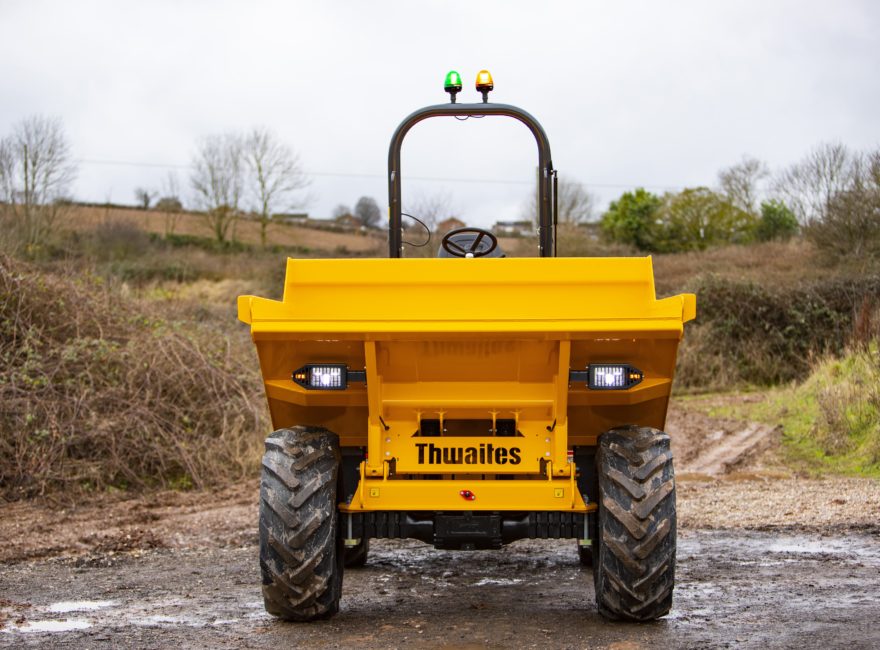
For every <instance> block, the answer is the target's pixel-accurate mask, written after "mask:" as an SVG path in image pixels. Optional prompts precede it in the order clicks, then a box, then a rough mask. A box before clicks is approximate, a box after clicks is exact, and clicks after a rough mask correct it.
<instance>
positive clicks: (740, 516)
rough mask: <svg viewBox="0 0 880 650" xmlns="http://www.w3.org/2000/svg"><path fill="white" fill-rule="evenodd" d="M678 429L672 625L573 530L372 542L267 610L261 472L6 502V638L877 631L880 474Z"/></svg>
mask: <svg viewBox="0 0 880 650" xmlns="http://www.w3.org/2000/svg"><path fill="white" fill-rule="evenodd" d="M676 427H677V429H676ZM670 429H671V430H675V433H674V436H675V437H674V440H676V454H677V457H678V462H679V467H680V468H681V469H680V480H679V485H678V490H677V491H678V503H679V508H678V509H679V523H680V527H681V529H680V531H679V554H678V565H677V571H678V580H677V587H676V592H675V603H674V609H673V612H672V614H671V615H670V616H669V617H667V618H666V619H664V620H663V621H660V622H657V623H653V624H650V625H641V626H634V625H621V624H611V623H608V622H605V621H603V620H602V619H601V618H599V617H598V615H597V614H596V613H595V605H594V598H593V587H592V577H591V573H590V570H589V569H582V568H581V567H580V566H579V564H578V562H577V555H576V552H575V548H574V543H573V542H570V541H569V542H537V541H533V542H527V541H523V542H517V543H516V544H513V545H511V546H509V547H507V548H505V549H503V550H502V551H498V552H471V553H467V552H459V553H452V552H442V551H435V550H434V549H433V548H431V547H429V546H426V545H423V544H420V543H418V542H409V541H405V542H391V541H379V542H375V544H374V548H373V549H372V550H371V555H370V560H369V562H368V564H367V567H366V568H364V569H360V570H352V571H348V572H347V573H346V578H345V589H344V595H343V601H342V612H341V613H340V615H339V616H337V617H336V618H334V619H332V620H331V621H328V622H322V623H317V624H312V625H286V624H283V623H279V622H277V621H274V620H273V619H271V618H270V617H268V616H267V615H266V614H265V613H264V612H263V608H262V601H261V595H260V588H259V571H258V568H257V561H256V554H257V550H256V513H257V493H256V482H252V483H248V484H242V485H239V486H234V487H232V488H230V489H228V490H225V491H222V492H218V493H161V494H153V495H149V496H146V497H141V498H134V499H122V498H118V497H117V498H115V499H107V498H105V499H101V500H99V501H94V502H92V503H90V504H80V505H78V506H77V507H61V506H57V505H56V506H52V505H51V504H36V503H19V504H11V505H10V504H7V505H3V506H0V511H2V517H0V562H2V564H0V646H11V647H12V646H14V647H19V646H44V647H56V646H58V645H62V644H67V645H69V646H71V647H95V646H108V647H109V646H113V647H115V646H129V647H168V646H172V645H179V646H181V647H281V646H292V647H296V646H304V647H344V646H347V647H408V646H413V645H415V646H418V647H434V648H439V647H443V648H469V647H486V646H489V647H595V646H598V647H611V648H616V649H617V650H624V649H632V648H641V647H646V648H647V647H743V646H745V647H817V646H827V647H840V646H847V647H849V648H863V647H864V648H869V647H878V646H880V631H878V628H877V626H876V624H875V621H877V620H880V587H878V584H880V524H878V522H880V482H878V481H870V480H861V479H826V480H818V479H809V480H807V479H801V478H796V477H792V476H790V475H789V476H786V475H785V474H784V473H781V472H780V471H779V469H778V468H770V469H769V470H768V469H766V468H765V467H764V462H763V460H762V453H763V452H762V450H764V449H766V447H767V446H772V445H773V444H775V442H774V441H775V437H774V435H775V434H774V432H773V430H772V429H769V430H767V431H765V432H764V435H763V436H756V435H755V434H754V430H752V431H751V432H750V433H744V432H743V431H744V429H743V425H742V424H738V423H735V422H728V421H718V420H711V419H709V418H703V417H700V416H697V415H687V414H684V413H682V411H681V410H680V409H678V410H674V411H673V413H672V414H671V416H670ZM737 441H740V442H742V441H747V442H748V445H743V444H739V445H737V444H730V443H733V442H737ZM718 446H727V447H729V448H731V452H730V455H728V456H726V457H723V458H722V457H719V456H718V454H717V453H716V451H715V450H717V448H718ZM745 447H748V449H746V448H745ZM707 454H710V455H711V458H710V460H711V463H708V464H707V463H705V459H706V458H707ZM765 456H766V454H765ZM771 456H772V454H771ZM700 463H704V466H706V467H709V468H710V469H711V470H712V472H711V473H712V474H715V475H714V476H712V475H709V473H697V472H695V471H694V469H693V468H694V467H700ZM731 470H733V472H732V471H731Z"/></svg>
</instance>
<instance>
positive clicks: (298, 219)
mask: <svg viewBox="0 0 880 650" xmlns="http://www.w3.org/2000/svg"><path fill="white" fill-rule="evenodd" d="M308 219H309V213H308V212H276V213H275V214H273V215H272V220H273V221H280V222H281V223H295V224H303V223H305V222H306V221H308Z"/></svg>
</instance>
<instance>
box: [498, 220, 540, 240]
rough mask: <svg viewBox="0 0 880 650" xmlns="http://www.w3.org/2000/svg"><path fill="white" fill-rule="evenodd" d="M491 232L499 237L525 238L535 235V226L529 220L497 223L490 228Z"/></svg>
mask: <svg viewBox="0 0 880 650" xmlns="http://www.w3.org/2000/svg"><path fill="white" fill-rule="evenodd" d="M492 232H493V233H495V234H496V235H498V236H499V237H526V236H528V235H533V234H534V233H535V224H533V223H532V222H531V221H529V220H527V219H526V220H523V221H499V222H497V223H496V224H495V225H494V226H492Z"/></svg>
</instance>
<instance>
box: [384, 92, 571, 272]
mask: <svg viewBox="0 0 880 650" xmlns="http://www.w3.org/2000/svg"><path fill="white" fill-rule="evenodd" d="M444 115H454V116H462V115H464V116H476V115H502V116H505V117H512V118H515V119H517V120H519V121H520V122H522V123H523V124H525V125H526V126H527V127H529V130H530V131H531V132H532V135H534V136H535V141H536V142H537V144H538V175H539V176H538V196H539V205H538V247H539V251H540V256H541V257H553V256H554V254H555V250H554V243H555V239H556V233H555V227H554V226H555V223H554V218H553V213H554V210H553V202H552V195H553V188H552V181H551V179H552V177H553V174H554V170H553V160H552V157H551V156H550V142H549V141H548V140H547V134H546V133H544V129H543V127H541V124H540V123H539V122H538V120H536V119H535V118H534V117H532V116H531V115H530V114H529V113H527V112H526V111H524V110H523V109H521V108H518V107H517V106H511V105H510V104H489V103H485V104H483V103H481V104H437V105H435V106H426V107H425V108H420V109H419V110H417V111H415V112H413V113H411V114H410V115H409V116H407V117H406V119H404V120H403V122H401V123H400V125H399V126H398V127H397V130H396V131H395V132H394V135H393V136H392V138H391V146H390V147H389V149H388V214H389V224H388V228H389V233H388V246H389V255H390V256H391V257H401V256H402V251H403V237H402V234H401V214H400V213H401V211H402V209H403V208H402V205H401V189H400V174H401V167H400V148H401V146H402V145H403V138H404V137H405V136H406V134H407V133H408V132H409V130H410V129H411V128H412V127H413V126H415V125H416V124H418V123H419V122H421V121H422V120H426V119H428V118H429V117H441V116H444Z"/></svg>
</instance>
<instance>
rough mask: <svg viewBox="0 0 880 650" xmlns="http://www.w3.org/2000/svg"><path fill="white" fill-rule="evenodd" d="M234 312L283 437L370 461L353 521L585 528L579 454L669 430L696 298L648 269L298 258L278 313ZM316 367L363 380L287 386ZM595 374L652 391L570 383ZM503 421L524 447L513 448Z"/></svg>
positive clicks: (258, 306)
mask: <svg viewBox="0 0 880 650" xmlns="http://www.w3.org/2000/svg"><path fill="white" fill-rule="evenodd" d="M238 314H239V319H241V320H242V321H244V322H245V323H248V324H249V325H250V326H251V332H252V335H253V339H254V342H255V343H256V346H257V351H258V354H259V359H260V365H261V369H262V373H263V378H264V381H265V386H266V395H267V397H268V400H269V409H270V412H271V416H272V422H273V424H274V427H275V428H276V429H279V428H282V427H289V426H294V425H311V426H322V427H326V428H327V429H330V430H331V431H334V432H335V433H337V434H338V435H339V438H340V443H341V445H342V446H343V447H366V448H367V449H368V452H369V453H368V456H367V458H366V460H365V461H364V462H363V463H362V464H361V468H360V475H361V480H360V484H359V487H358V494H357V496H356V498H355V499H354V500H353V501H352V503H350V504H345V505H343V506H342V508H343V510H352V511H355V510H357V511H365V510H366V511H368V510H413V509H417V510H511V509H521V510H567V511H575V512H585V511H587V510H590V509H592V508H591V504H588V503H585V502H584V500H583V499H582V498H581V495H580V494H579V493H578V490H577V489H575V485H574V481H575V470H574V466H573V464H572V463H571V457H570V456H569V450H570V449H571V448H572V447H574V446H591V445H595V444H596V440H597V437H598V436H599V434H601V433H602V432H603V431H606V430H607V429H609V428H611V427H614V426H619V425H623V424H638V425H644V426H651V427H656V428H658V429H662V428H663V427H664V423H665V419H666V408H667V403H668V399H669V392H670V386H671V382H672V377H673V372H674V368H675V359H676V351H677V348H678V343H679V340H680V339H681V336H682V331H683V324H684V323H685V322H686V321H688V320H690V319H692V318H694V315H695V298H694V296H693V295H692V294H683V295H678V296H673V297H670V298H665V299H662V300H657V299H656V297H655V293H654V277H653V269H652V265H651V258H650V257H641V258H589V259H576V258H526V259H507V258H485V257H483V258H474V259H393V260H386V259H366V260H294V259H290V260H288V262H287V276H286V280H285V286H284V298H283V300H281V301H275V300H268V299H265V298H258V297H254V296H241V297H240V298H239V300H238ZM308 363H344V364H346V365H347V366H348V367H349V368H350V369H352V370H362V369H363V370H365V371H366V382H365V383H352V384H349V386H348V388H347V389H346V390H341V391H321V390H309V389H306V388H303V387H301V386H300V385H298V384H297V383H295V382H294V381H293V380H292V377H291V375H292V372H293V371H294V370H296V369H297V368H300V367H301V366H303V365H305V364H308ZM590 363H594V364H595V363H628V364H631V365H632V366H634V367H636V368H638V369H639V370H641V371H642V372H643V373H644V380H643V381H641V382H640V383H639V384H637V385H636V386H634V387H633V388H630V389H628V390H590V389H588V388H587V387H586V384H585V383H583V382H570V380H569V372H570V371H571V370H585V369H586V368H587V365H588V364H590ZM427 421H432V422H435V423H439V429H438V430H437V432H436V433H435V434H433V435H432V436H430V437H428V436H426V435H425V430H424V426H423V425H424V423H425V422H427ZM502 421H503V422H507V423H512V427H513V430H515V433H513V434H511V433H508V435H505V436H500V435H499V432H500V425H499V424H498V423H499V422H502ZM514 461H516V462H514ZM437 478H443V479H445V480H443V481H438V480H436V479H437ZM465 491H468V493H469V494H470V495H473V494H476V495H478V496H477V497H476V498H474V499H473V500H467V499H463V497H462V495H463V494H465Z"/></svg>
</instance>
